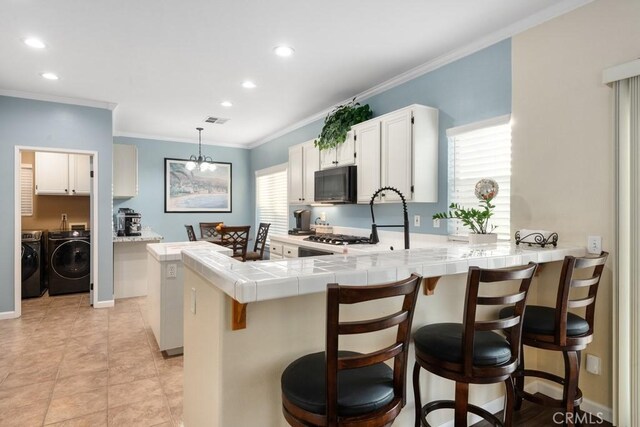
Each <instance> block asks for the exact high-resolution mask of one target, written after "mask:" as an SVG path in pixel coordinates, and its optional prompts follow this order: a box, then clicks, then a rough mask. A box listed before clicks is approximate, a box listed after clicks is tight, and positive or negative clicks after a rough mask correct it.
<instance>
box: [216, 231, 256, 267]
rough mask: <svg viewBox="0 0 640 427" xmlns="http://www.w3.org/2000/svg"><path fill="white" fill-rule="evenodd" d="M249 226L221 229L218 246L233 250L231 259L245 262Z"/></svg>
mask: <svg viewBox="0 0 640 427" xmlns="http://www.w3.org/2000/svg"><path fill="white" fill-rule="evenodd" d="M250 230H251V226H250V225H241V226H229V227H226V226H225V227H223V228H222V229H221V230H220V244H221V245H222V246H226V247H227V248H231V249H232V250H233V256H232V258H234V259H237V260H238V261H242V262H244V261H246V258H247V244H248V243H249V231H250Z"/></svg>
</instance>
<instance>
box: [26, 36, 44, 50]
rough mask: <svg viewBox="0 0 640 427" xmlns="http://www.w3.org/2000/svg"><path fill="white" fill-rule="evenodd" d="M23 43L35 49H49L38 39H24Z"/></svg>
mask: <svg viewBox="0 0 640 427" xmlns="http://www.w3.org/2000/svg"><path fill="white" fill-rule="evenodd" d="M23 41H24V44H26V45H27V46H29V47H32V48H34V49H44V48H45V47H47V45H46V44H44V42H43V41H42V40H40V39H37V38H35V37H29V38H28V39H24V40H23Z"/></svg>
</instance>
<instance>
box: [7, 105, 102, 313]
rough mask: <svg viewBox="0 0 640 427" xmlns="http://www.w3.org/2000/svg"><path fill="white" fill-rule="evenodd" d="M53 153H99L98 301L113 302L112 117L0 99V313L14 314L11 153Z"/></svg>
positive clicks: (98, 112)
mask: <svg viewBox="0 0 640 427" xmlns="http://www.w3.org/2000/svg"><path fill="white" fill-rule="evenodd" d="M16 145H21V146H30V147H54V148H65V149H78V150H94V151H97V152H98V160H99V163H98V173H97V176H96V179H98V192H99V200H98V211H99V212H98V224H97V225H95V224H94V229H95V228H96V227H97V228H98V231H99V241H98V242H95V241H94V242H93V243H94V244H98V245H99V252H100V261H99V276H98V280H99V289H98V292H99V295H98V299H99V300H100V301H108V300H111V299H113V244H112V242H113V240H112V234H111V216H110V213H111V163H112V154H111V153H112V114H111V111H109V110H106V109H100V108H90V107H81V106H76V105H67V104H58V103H54V102H44V101H34V100H28V99H22V98H12V97H7V96H0V189H1V191H0V194H2V198H3V201H4V208H3V209H0V224H3V227H0V271H2V272H3V280H1V281H0V312H6V311H13V310H14V283H13V266H14V254H15V253H16V250H15V247H14V234H13V233H14V228H13V224H14V219H15V218H14V217H15V215H14V212H15V206H14V196H15V191H14V185H15V184H14V174H15V165H14V153H15V146H16Z"/></svg>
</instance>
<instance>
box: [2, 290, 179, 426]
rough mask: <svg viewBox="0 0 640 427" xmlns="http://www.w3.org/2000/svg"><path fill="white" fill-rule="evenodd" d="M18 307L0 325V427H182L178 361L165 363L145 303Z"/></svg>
mask: <svg viewBox="0 0 640 427" xmlns="http://www.w3.org/2000/svg"><path fill="white" fill-rule="evenodd" d="M88 301H89V297H88V295H87V294H79V295H70V296H57V297H49V296H44V297H43V298H36V299H29V300H24V301H23V304H22V317H21V318H20V319H12V320H2V321H0V426H2V427H9V426H19V427H32V426H43V425H46V426H69V427H70V426H91V427H93V426H107V425H108V426H163V427H165V426H167V427H170V426H173V427H175V426H181V425H182V356H177V357H169V358H168V357H164V356H163V354H162V353H161V352H160V351H159V350H158V345H157V344H156V341H155V338H154V337H153V332H152V331H151V329H150V327H149V325H148V324H147V323H146V299H145V298H144V297H142V298H129V299H123V300H117V301H116V305H115V307H113V308H109V309H93V308H91V307H90V306H89V304H88Z"/></svg>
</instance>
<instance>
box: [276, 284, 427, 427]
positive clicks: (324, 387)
mask: <svg viewBox="0 0 640 427" xmlns="http://www.w3.org/2000/svg"><path fill="white" fill-rule="evenodd" d="M420 281H421V277H420V276H418V275H416V274H412V275H411V276H410V277H408V278H406V279H403V280H399V281H397V282H391V283H386V284H382V285H372V286H344V285H338V284H336V283H331V284H329V285H328V286H327V317H326V349H325V351H321V352H318V353H312V354H307V355H306V356H302V357H300V358H298V359H296V360H295V361H293V362H292V363H291V364H289V366H287V368H286V369H285V370H284V372H283V373H282V377H281V380H280V383H281V390H282V412H283V415H284V417H285V419H286V420H287V422H288V423H289V425H291V426H295V427H301V426H305V427H306V426H327V427H336V426H350V427H387V426H390V425H391V424H393V421H394V420H395V419H396V417H397V416H398V415H399V414H400V411H401V410H402V408H403V407H404V406H405V404H406V400H407V392H406V381H407V379H406V378H407V363H408V355H409V339H410V336H411V323H412V321H413V313H414V311H415V308H416V301H417V300H418V290H419V289H420ZM373 300H378V301H381V300H384V301H385V304H386V306H387V307H389V311H390V312H391V314H388V315H382V314H377V317H375V318H367V319H358V320H356V321H353V320H351V321H346V320H341V319H340V311H341V307H344V309H345V311H347V312H348V311H349V308H348V307H346V306H349V305H353V304H360V303H363V304H365V305H366V304H369V303H370V302H371V301H373ZM385 314H386V313H385ZM345 317H346V316H345ZM386 329H391V331H390V332H393V334H392V337H391V339H390V340H389V341H390V343H389V344H390V345H388V346H386V347H384V348H381V349H374V351H371V352H369V353H364V354H363V353H358V352H355V351H346V350H340V346H341V345H342V346H344V345H345V343H344V341H343V339H344V337H345V336H346V335H364V336H367V337H368V336H370V333H375V332H377V331H384V330H386ZM385 332H386V331H385ZM381 333H384V332H381ZM358 338H364V337H363V336H361V337H358ZM385 344H386V343H385ZM343 348H344V347H343ZM385 362H390V363H388V364H387V363H385ZM391 362H392V363H391Z"/></svg>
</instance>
